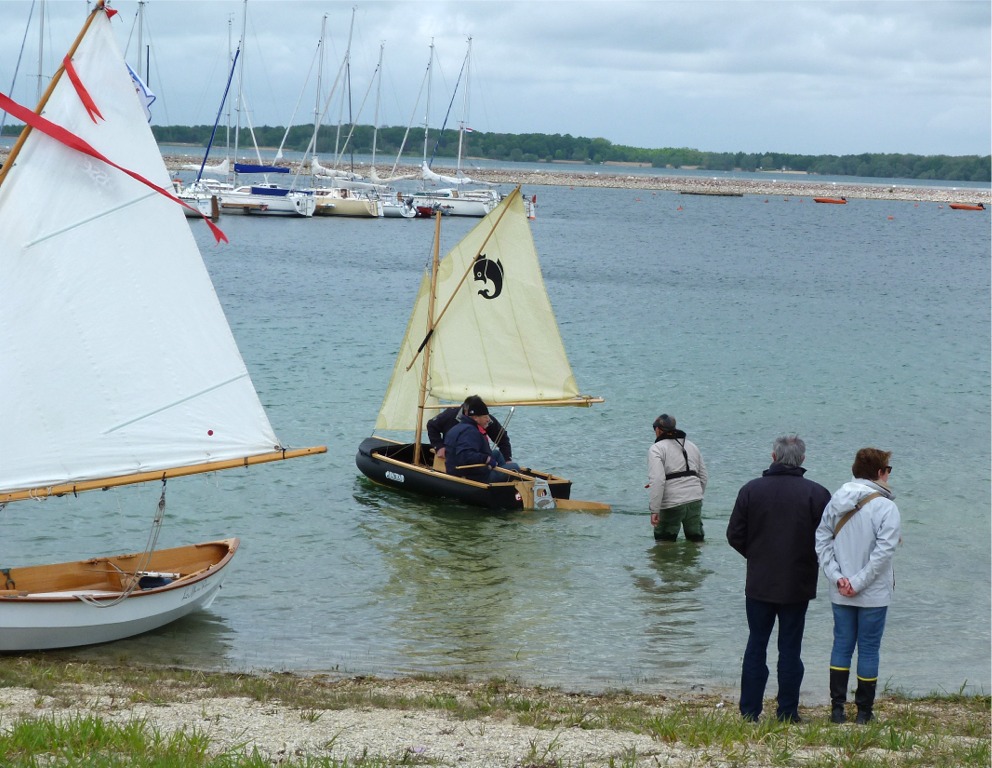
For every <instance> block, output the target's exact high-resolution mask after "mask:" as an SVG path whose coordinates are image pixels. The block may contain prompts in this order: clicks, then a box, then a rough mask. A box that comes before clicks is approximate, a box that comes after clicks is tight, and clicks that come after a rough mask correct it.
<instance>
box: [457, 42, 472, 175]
mask: <svg viewBox="0 0 992 768" xmlns="http://www.w3.org/2000/svg"><path fill="white" fill-rule="evenodd" d="M462 68H463V69H464V70H465V93H464V96H463V97H462V119H461V120H459V121H458V160H457V161H456V163H455V176H456V177H457V176H459V175H460V174H461V172H462V139H463V138H464V136H465V123H466V121H467V120H468V119H469V117H468V94H469V91H470V88H469V87H468V85H469V79H470V77H471V71H472V38H471V36H470V37H469V39H468V50H467V51H466V52H465V61H464V63H463V64H462ZM460 77H461V75H459V78H460ZM457 87H458V85H457V84H456V85H455V88H457Z"/></svg>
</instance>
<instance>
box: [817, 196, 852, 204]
mask: <svg viewBox="0 0 992 768" xmlns="http://www.w3.org/2000/svg"><path fill="white" fill-rule="evenodd" d="M813 202H814V203H833V204H834V205H847V198H846V197H814V198H813Z"/></svg>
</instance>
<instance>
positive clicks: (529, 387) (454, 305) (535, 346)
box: [376, 188, 589, 430]
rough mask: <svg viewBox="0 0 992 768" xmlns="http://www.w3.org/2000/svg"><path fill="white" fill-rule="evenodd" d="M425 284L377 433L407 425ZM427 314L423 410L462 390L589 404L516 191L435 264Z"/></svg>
mask: <svg viewBox="0 0 992 768" xmlns="http://www.w3.org/2000/svg"><path fill="white" fill-rule="evenodd" d="M480 256H483V257H484V258H482V259H480V258H479V257H480ZM430 285H431V280H430V275H425V276H424V279H423V281H422V283H421V286H420V291H419V293H418V294H417V298H416V302H415V304H414V309H413V314H412V315H411V317H410V322H409V324H408V326H407V330H406V335H405V337H404V339H403V343H402V346H401V348H400V352H399V355H398V356H397V361H396V366H395V368H394V369H393V376H392V379H391V380H390V383H389V387H388V389H387V391H386V396H385V399H384V400H383V404H382V408H381V410H380V412H379V417H378V420H377V421H376V429H382V430H411V429H416V418H417V407H418V397H419V388H420V382H421V375H422V370H423V367H422V364H423V360H424V354H423V352H422V351H418V350H419V348H420V346H421V343H422V342H423V341H424V338H425V336H426V335H427V329H428V304H429V296H430ZM434 317H435V326H436V327H435V330H434V333H433V334H432V335H431V338H430V346H431V352H430V366H429V371H428V378H427V400H426V405H427V406H428V407H430V406H432V405H437V404H438V403H460V402H462V401H463V400H464V399H465V398H466V397H467V396H468V395H479V396H481V397H482V399H483V400H485V401H486V402H487V403H489V404H501V403H506V404H509V403H528V404H535V405H539V404H542V403H544V404H588V402H589V401H588V399H585V400H583V399H581V396H580V395H579V390H578V387H577V385H576V382H575V377H574V376H573V375H572V369H571V366H570V365H569V362H568V358H567V356H566V354H565V347H564V344H563V343H562V339H561V334H560V333H559V331H558V323H557V321H556V320H555V316H554V312H553V311H552V309H551V302H550V301H549V299H548V294H547V290H546V289H545V286H544V278H543V277H542V275H541V267H540V263H539V262H538V258H537V250H536V248H535V247H534V240H533V237H532V236H531V232H530V225H529V224H528V221H527V214H526V213H525V211H524V205H523V202H522V200H521V197H520V190H519V188H518V189H516V190H515V191H514V192H513V193H511V194H510V195H508V196H507V197H506V198H505V199H504V200H503V201H502V202H501V203H500V205H499V206H498V207H497V208H496V209H495V210H493V211H492V212H491V213H489V214H488V215H487V216H486V217H485V218H483V219H482V220H481V221H480V222H479V223H478V224H477V225H476V226H475V228H474V229H472V231H471V232H469V234H468V235H466V236H465V238H464V239H462V241H461V242H459V243H458V244H457V245H456V246H455V247H454V248H453V249H452V250H451V251H450V252H449V253H448V254H447V255H446V256H445V257H444V258H443V259H442V260H441V262H440V264H439V266H438V274H437V289H436V298H435V307H434ZM411 362H412V363H413V365H412V366H411V367H409V369H408V366H410V364H411ZM429 415H430V414H428V417H429Z"/></svg>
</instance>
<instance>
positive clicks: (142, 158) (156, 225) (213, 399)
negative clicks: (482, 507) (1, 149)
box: [0, 1, 326, 651]
mask: <svg viewBox="0 0 992 768" xmlns="http://www.w3.org/2000/svg"><path fill="white" fill-rule="evenodd" d="M114 13H116V11H114V10H112V9H110V8H109V7H107V6H106V5H105V3H104V2H102V1H101V2H98V3H97V5H96V7H95V8H94V9H93V10H92V11H91V12H90V14H89V15H88V17H87V19H86V21H85V23H84V26H83V28H82V30H81V32H80V33H79V36H78V37H77V38H76V40H75V42H74V43H73V46H72V48H71V50H70V51H69V53H68V55H67V56H66V57H65V59H64V64H63V66H62V68H61V69H60V70H59V71H58V72H57V73H56V75H55V76H54V78H53V79H52V81H51V84H50V85H49V87H48V90H47V92H46V93H45V95H44V96H43V98H42V100H41V102H40V104H39V106H38V108H37V111H36V112H35V111H32V110H31V109H29V108H26V107H24V106H22V105H21V104H18V103H16V102H15V101H13V100H12V99H11V98H10V97H8V96H6V95H5V94H2V93H0V109H2V110H5V111H7V112H9V113H10V114H11V115H12V116H14V117H16V118H18V119H20V120H21V121H22V122H24V123H25V129H24V130H23V132H22V133H21V135H20V137H19V139H18V140H17V143H16V144H15V145H14V148H13V149H12V151H11V154H10V158H9V162H7V163H6V164H5V165H4V167H3V169H2V170H0V274H2V275H3V278H2V280H0V424H3V431H4V440H3V445H2V447H0V507H7V506H8V505H14V506H12V507H11V510H19V511H27V509H26V507H27V506H28V505H26V504H24V503H23V502H24V501H27V500H30V501H32V502H33V503H34V505H35V506H33V507H31V510H32V512H33V514H34V515H35V516H36V519H38V521H39V523H38V524H39V526H40V525H41V524H42V521H43V520H44V518H43V516H42V515H41V514H39V512H38V507H37V504H38V503H39V502H41V501H45V502H46V507H47V506H48V505H53V504H54V505H61V504H72V499H73V497H75V496H76V494H78V493H81V492H83V491H88V490H95V489H107V488H111V487H117V486H123V485H129V484H134V483H149V482H151V483H157V484H161V486H162V488H161V496H160V498H159V500H158V504H157V505H156V506H155V511H154V514H153V518H154V519H153V521H152V528H151V534H150V536H149V545H148V546H147V547H146V549H145V550H144V551H140V552H135V553H133V554H128V555H122V556H116V557H94V558H90V559H85V560H79V561H75V562H64V563H56V564H47V565H34V566H25V567H18V566H16V565H11V564H10V563H6V562H5V563H0V565H2V566H3V567H0V651H24V650H34V649H46V648H61V647H73V646H78V645H88V644H92V643H103V642H108V641H114V640H119V639H122V638H125V637H130V636H133V635H136V634H139V633H142V632H146V631H148V630H151V629H155V628H157V627H160V626H163V625H165V624H168V623H170V622H172V621H174V620H176V619H178V618H180V617H182V616H185V615H186V614H188V613H191V612H193V611H196V610H200V609H203V608H207V607H208V606H209V605H210V604H211V602H212V601H213V600H214V598H215V597H216V596H217V592H218V590H219V589H220V586H221V583H222V582H223V580H224V578H225V576H226V574H227V570H228V566H229V565H230V563H231V561H232V558H233V557H234V555H235V553H236V551H237V549H238V545H239V542H238V539H237V538H228V539H221V540H218V541H209V542H204V543H200V544H192V545H187V546H181V547H175V548H172V549H157V548H156V546H155V544H156V543H157V538H158V532H159V530H160V528H161V524H162V521H163V518H164V508H165V488H166V484H167V482H168V481H169V480H170V479H172V478H177V477H182V476H186V475H192V474H197V473H203V472H213V471H215V470H220V469H227V468H234V467H246V466H249V465H253V464H258V463H263V462H269V461H279V460H282V459H288V458H294V457H296V456H304V455H310V454H316V453H323V452H325V451H326V448H325V447H323V446H316V447H310V448H298V449H288V448H286V447H284V446H282V445H281V444H280V442H279V440H278V438H277V437H276V435H275V433H274V431H273V429H272V426H271V425H270V423H269V420H268V417H267V416H266V414H265V411H264V410H263V408H262V405H261V403H260V401H259V398H258V395H257V393H256V392H255V388H254V386H253V384H252V382H251V379H250V378H249V375H248V371H247V369H246V367H245V364H244V361H243V359H242V357H241V354H240V352H239V351H238V348H237V344H236V343H235V340H234V337H233V335H232V333H231V330H230V327H229V326H228V324H227V320H226V318H225V316H224V313H223V310H222V309H221V305H220V301H219V300H218V298H217V294H216V293H215V291H214V288H213V285H212V283H211V281H210V277H209V275H208V273H207V270H206V267H205V265H204V263H203V259H202V257H201V255H200V251H199V248H198V247H197V244H196V241H195V240H194V238H193V235H192V233H191V231H190V227H189V226H188V225H187V223H186V219H185V217H184V216H183V212H182V209H181V203H180V202H179V200H178V199H177V198H176V197H175V196H174V195H173V194H172V192H171V191H170V190H171V189H172V187H171V183H170V179H169V172H168V170H167V169H166V167H165V164H164V162H163V160H162V155H161V152H160V151H159V147H158V145H157V144H156V142H155V138H154V137H153V135H152V132H151V129H150V128H149V126H148V122H147V120H146V119H145V115H144V113H143V111H142V108H141V105H140V103H139V101H138V100H137V99H136V98H135V91H134V86H133V84H132V81H131V78H130V76H129V75H128V71H127V68H126V65H125V63H124V58H123V56H122V55H121V52H120V48H119V47H118V46H117V43H116V41H115V39H114V36H113V30H112V28H111V21H110V17H111V16H112V15H113V14H114ZM207 225H208V226H209V227H210V229H211V231H212V232H213V233H214V236H215V238H217V239H218V240H219V241H224V240H226V238H225V237H224V235H223V233H222V232H221V231H220V230H219V229H218V228H217V226H216V225H215V224H213V223H212V222H210V221H207ZM156 495H158V494H156ZM58 497H61V500H59V501H56V500H55V499H56V498H58ZM11 510H8V514H10V512H11ZM51 511H52V513H53V514H54V513H56V512H57V511H58V510H51ZM62 514H64V512H62ZM51 524H52V528H53V529H56V527H57V522H56V521H54V520H52V521H51ZM69 543H70V542H68V541H66V542H65V545H68V544H69Z"/></svg>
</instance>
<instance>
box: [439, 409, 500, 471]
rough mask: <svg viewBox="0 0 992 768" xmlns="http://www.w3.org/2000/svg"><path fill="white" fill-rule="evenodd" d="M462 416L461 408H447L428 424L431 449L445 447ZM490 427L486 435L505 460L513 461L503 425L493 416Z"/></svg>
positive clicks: (487, 428)
mask: <svg viewBox="0 0 992 768" xmlns="http://www.w3.org/2000/svg"><path fill="white" fill-rule="evenodd" d="M459 415H461V408H459V407H458V406H455V407H454V408H445V409H444V410H443V411H441V412H440V413H439V414H438V415H437V416H435V417H434V418H433V419H431V420H430V421H428V422H427V439H428V440H430V442H431V448H433V449H434V450H435V451H436V450H438V449H439V448H440V447H441V446H443V445H444V436H445V435H447V434H448V432H449V430H451V429H452V428H453V427H454V426H455V424H457V423H458V417H459ZM489 419H490V421H489V426H488V427H486V434H487V435H489V439H490V440H492V441H493V442H494V443H496V447H497V448H499V450H500V453H502V454H503V458H504V459H506V460H507V461H512V460H513V449H512V448H511V447H510V436H509V435H507V434H506V430H505V429H503V425H502V424H500V423H499V422H498V421H496V419H495V418H493V417H492V416H490V417H489Z"/></svg>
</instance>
